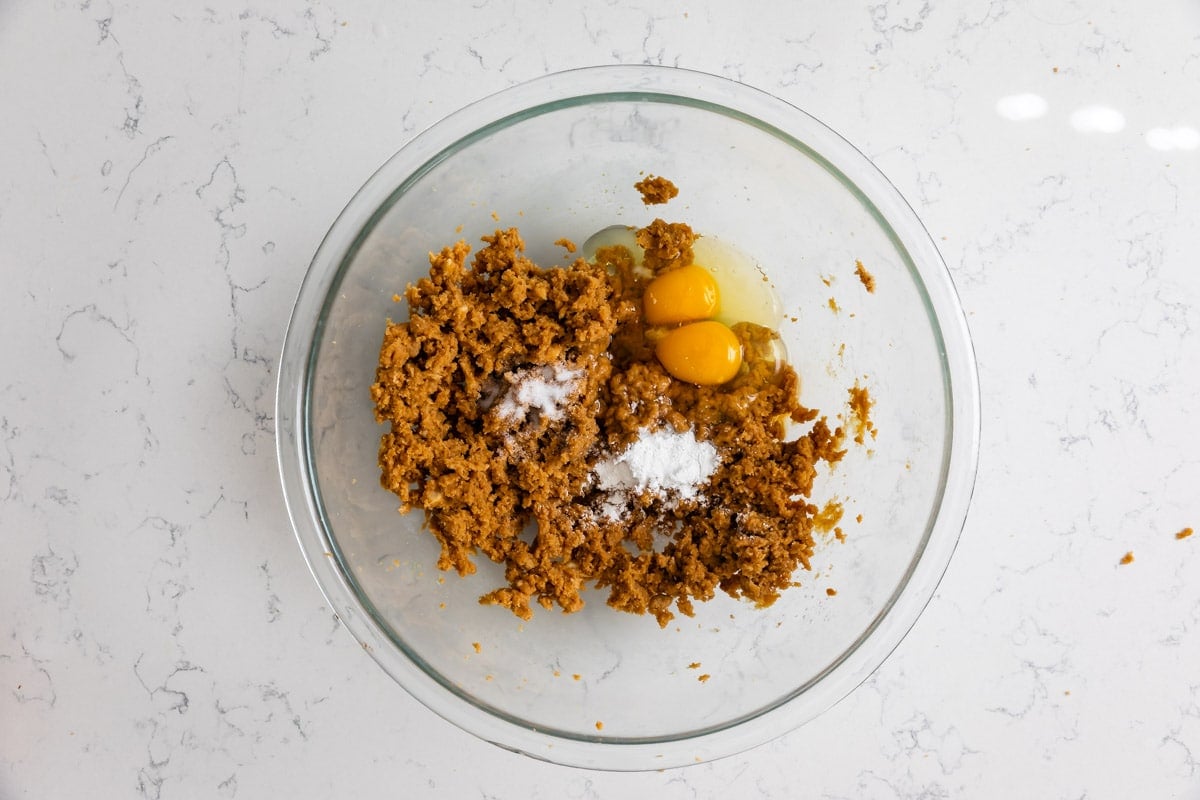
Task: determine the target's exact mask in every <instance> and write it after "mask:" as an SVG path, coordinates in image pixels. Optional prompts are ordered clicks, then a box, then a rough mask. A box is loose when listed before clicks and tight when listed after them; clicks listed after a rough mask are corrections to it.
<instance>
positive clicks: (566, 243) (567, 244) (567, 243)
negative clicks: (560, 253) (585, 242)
mask: <svg viewBox="0 0 1200 800" xmlns="http://www.w3.org/2000/svg"><path fill="white" fill-rule="evenodd" d="M554 244H556V245H557V246H559V247H562V248H564V249H565V250H566V251H567V252H568V253H574V252H575V251H576V250H577V249H578V248H576V247H575V243H574V242H572V241H571V240H570V239H568V238H567V237H565V236H564V237H563V238H561V239H555V240H554Z"/></svg>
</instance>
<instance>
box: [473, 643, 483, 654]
mask: <svg viewBox="0 0 1200 800" xmlns="http://www.w3.org/2000/svg"><path fill="white" fill-rule="evenodd" d="M471 647H473V648H474V649H475V652H476V653H482V652H483V646H482V645H481V644H479V642H471Z"/></svg>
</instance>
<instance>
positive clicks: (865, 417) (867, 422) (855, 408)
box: [850, 381, 879, 444]
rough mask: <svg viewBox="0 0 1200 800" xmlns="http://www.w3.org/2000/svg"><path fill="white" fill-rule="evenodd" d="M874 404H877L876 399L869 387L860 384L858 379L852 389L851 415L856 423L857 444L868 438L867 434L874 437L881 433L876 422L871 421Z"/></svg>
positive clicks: (855, 440)
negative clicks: (872, 396)
mask: <svg viewBox="0 0 1200 800" xmlns="http://www.w3.org/2000/svg"><path fill="white" fill-rule="evenodd" d="M873 405H875V401H874V400H872V399H871V394H870V392H869V391H867V387H865V386H859V385H858V382H857V381H856V382H855V383H854V386H853V387H852V388H851V389H850V416H851V417H852V422H853V424H854V442H855V443H856V444H862V443H863V442H864V441H865V440H866V436H867V434H870V435H871V438H872V439H874V438H875V437H876V435H878V433H879V431H878V430H876V428H875V424H874V423H873V422H871V406H873Z"/></svg>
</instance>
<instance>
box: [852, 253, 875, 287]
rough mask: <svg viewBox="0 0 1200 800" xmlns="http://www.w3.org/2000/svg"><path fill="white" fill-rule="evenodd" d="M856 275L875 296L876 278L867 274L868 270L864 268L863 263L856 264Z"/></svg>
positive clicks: (856, 262)
mask: <svg viewBox="0 0 1200 800" xmlns="http://www.w3.org/2000/svg"><path fill="white" fill-rule="evenodd" d="M854 274H855V275H857V276H858V279H859V280H860V281H862V285H863V286H864V287H866V290H867V292H869V293H870V294H875V276H874V275H872V274H871V273H869V272H867V268H866V267H864V266H863V263H862V262H861V261H855V262H854Z"/></svg>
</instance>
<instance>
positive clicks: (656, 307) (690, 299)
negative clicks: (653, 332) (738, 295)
mask: <svg viewBox="0 0 1200 800" xmlns="http://www.w3.org/2000/svg"><path fill="white" fill-rule="evenodd" d="M719 299H720V294H719V292H718V289H717V281H716V278H714V277H713V276H712V273H710V272H709V271H708V270H706V269H705V268H704V267H701V266H697V265H695V264H690V265H688V266H686V267H680V268H679V269H675V270H671V271H670V272H667V273H664V274H662V275H660V276H658V277H657V278H655V279H654V280H652V281H650V283H649V285H647V286H646V293H645V294H644V295H643V296H642V318H643V319H644V320H646V322H647V323H649V324H650V325H674V324H676V323H679V322H693V321H695V320H700V319H708V318H709V317H712V316H713V315H714V314H716V313H717V304H718V302H719Z"/></svg>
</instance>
